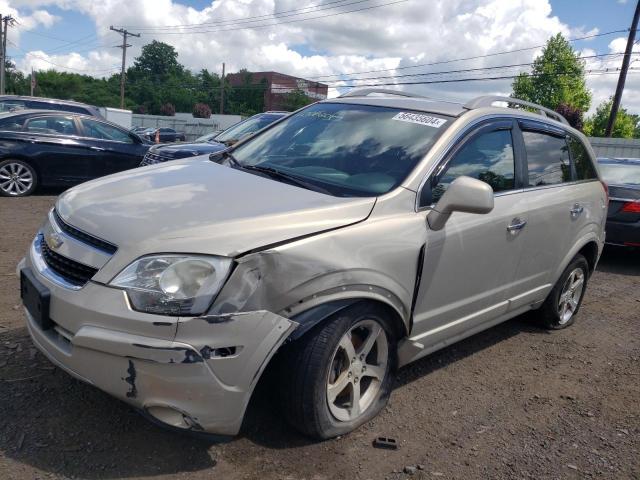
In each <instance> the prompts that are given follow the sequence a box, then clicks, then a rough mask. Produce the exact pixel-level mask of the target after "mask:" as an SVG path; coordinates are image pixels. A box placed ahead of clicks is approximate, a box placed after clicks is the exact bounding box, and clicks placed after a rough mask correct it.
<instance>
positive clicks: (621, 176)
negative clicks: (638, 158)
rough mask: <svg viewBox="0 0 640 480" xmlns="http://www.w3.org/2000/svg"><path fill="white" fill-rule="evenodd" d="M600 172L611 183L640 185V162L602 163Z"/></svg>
mask: <svg viewBox="0 0 640 480" xmlns="http://www.w3.org/2000/svg"><path fill="white" fill-rule="evenodd" d="M600 173H602V177H603V178H604V181H605V182H606V183H608V184H610V185H640V163H638V164H631V163H600Z"/></svg>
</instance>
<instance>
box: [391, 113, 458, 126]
mask: <svg viewBox="0 0 640 480" xmlns="http://www.w3.org/2000/svg"><path fill="white" fill-rule="evenodd" d="M391 120H398V121H400V122H409V123H417V124H418V125H426V126H427V127H433V128H440V127H441V126H442V125H444V124H445V123H446V122H447V121H446V120H445V119H444V118H438V117H432V116H431V115H423V114H421V113H412V112H400V113H398V114H397V115H396V116H394V117H393V118H392V119H391Z"/></svg>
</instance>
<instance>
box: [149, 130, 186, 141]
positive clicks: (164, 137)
mask: <svg viewBox="0 0 640 480" xmlns="http://www.w3.org/2000/svg"><path fill="white" fill-rule="evenodd" d="M140 135H142V136H143V137H145V138H146V139H147V140H150V141H152V142H155V141H156V137H159V139H160V143H167V142H178V141H180V142H184V141H185V140H186V137H185V134H184V132H176V131H175V130H174V129H173V128H167V127H162V128H147V129H146V130H144V131H143V132H142V133H140Z"/></svg>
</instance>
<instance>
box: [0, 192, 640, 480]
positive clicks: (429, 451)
mask: <svg viewBox="0 0 640 480" xmlns="http://www.w3.org/2000/svg"><path fill="white" fill-rule="evenodd" d="M53 200H54V197H52V196H36V197H32V198H28V199H6V198H5V199H3V198H0V231H1V232H2V233H1V242H0V291H1V294H0V478H2V479H32V478H69V477H72V478H73V477H78V478H90V479H93V478H120V477H123V478H141V477H151V476H153V477H157V478H163V479H164V478H172V479H173V478H189V479H203V478H208V479H211V478H220V479H222V478H225V479H238V478H249V479H253V478H261V479H272V478H273V479H303V478H304V479H329V478H331V479H334V478H344V479H367V478H371V479H378V478H382V479H383V478H389V479H400V478H407V477H411V478H464V479H469V478H483V479H484V478H535V479H543V478H554V479H555V478H611V479H622V478H635V479H638V478H640V253H633V254H632V253H630V252H620V251H615V250H607V251H605V254H604V256H603V258H602V260H601V263H600V266H599V268H598V271H597V272H596V273H595V275H594V276H593V277H592V280H591V283H590V285H589V289H588V292H587V296H586V298H585V302H584V304H583V307H582V310H581V312H580V315H579V318H578V321H577V323H576V325H574V326H573V327H572V328H569V329H567V330H564V331H560V332H554V333H548V332H545V331H543V330H541V329H538V328H537V327H536V326H535V315H530V316H528V317H520V318H517V319H514V320H512V321H510V322H507V323H505V324H503V325H500V326H498V327H495V328H492V329H491V330H489V331H486V332H484V333H482V334H479V335H476V336H475V337H472V338H470V339H468V340H466V341H464V342H462V343H459V344H457V345H454V346H452V347H450V348H447V349H445V350H443V351H440V352H438V353H436V354H434V355H431V356H430V357H428V358H426V359H424V360H422V361H419V362H417V363H416V364H414V365H411V366H410V367H408V368H405V369H403V370H402V371H401V372H400V375H399V379H398V382H397V386H396V388H395V391H394V393H393V394H392V397H391V402H390V404H389V406H388V407H387V409H386V410H385V411H384V413H383V414H382V415H380V416H379V417H378V418H376V419H375V420H374V421H372V422H371V423H370V424H368V425H366V426H365V427H364V428H361V429H360V430H358V431H357V432H355V433H353V434H351V435H348V436H345V437H343V438H339V439H336V440H332V441H327V442H323V443H313V442H310V441H309V440H307V439H306V438H304V437H302V436H300V435H298V434H296V433H295V432H293V431H292V430H291V429H289V428H288V427H287V426H286V425H284V424H283V421H282V419H281V417H280V415H279V414H278V409H277V405H276V404H275V401H274V400H272V399H271V397H270V395H268V392H269V387H270V382H269V380H268V378H267V379H266V380H264V381H263V382H261V385H260V386H259V388H258V391H257V394H256V395H255V397H254V400H253V401H252V404H251V406H250V411H249V415H248V418H247V420H246V422H245V426H244V428H243V431H242V433H241V435H239V436H238V437H237V438H236V439H234V440H233V441H231V442H229V443H226V444H213V443H211V442H206V441H202V440H198V439H194V438H191V437H187V436H183V435H177V434H173V433H169V432H166V431H164V430H162V429H160V428H158V427H156V426H154V425H151V424H150V423H148V422H147V421H146V420H144V419H143V418H141V417H140V416H139V415H138V414H137V413H136V412H135V411H133V410H131V409H130V408H129V407H127V406H126V405H124V404H122V403H120V402H119V401H117V400H114V399H112V398H111V397H109V396H107V395H106V394H104V393H102V392H100V391H98V390H96V389H94V388H92V387H90V386H88V385H85V384H83V383H81V382H79V381H76V380H73V379H72V378H71V377H69V376H68V375H66V374H65V373H63V372H62V371H60V370H58V369H56V368H55V367H53V366H52V365H51V364H50V363H49V362H48V361H47V360H46V359H45V358H44V357H43V356H42V355H41V354H39V353H36V350H35V349H34V348H33V346H32V344H31V342H30V340H29V337H28V335H27V332H26V329H25V327H24V326H23V322H24V317H23V313H22V310H21V307H19V305H18V304H19V295H18V280H17V278H16V276H15V273H14V269H15V265H16V263H17V262H18V260H19V259H20V257H21V256H22V255H23V253H24V252H25V251H26V249H27V246H28V244H29V241H30V240H31V239H32V236H33V234H34V232H35V231H36V229H37V227H38V225H39V224H40V222H41V221H42V219H43V217H44V214H45V212H46V211H47V209H48V208H50V206H51V205H52V203H53ZM378 435H383V436H389V437H394V438H396V439H397V440H398V441H399V443H400V448H399V449H398V450H396V451H385V450H378V449H374V448H372V446H371V441H372V440H373V439H374V438H375V437H376V436H378ZM405 470H406V472H405Z"/></svg>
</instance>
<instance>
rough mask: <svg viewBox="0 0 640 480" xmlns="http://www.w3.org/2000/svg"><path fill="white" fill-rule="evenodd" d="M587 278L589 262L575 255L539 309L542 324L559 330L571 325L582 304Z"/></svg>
mask: <svg viewBox="0 0 640 480" xmlns="http://www.w3.org/2000/svg"><path fill="white" fill-rule="evenodd" d="M588 279H589V264H588V263H587V260H586V258H584V257H583V256H582V255H580V254H578V255H576V256H575V257H574V258H573V260H571V263H569V265H568V266H567V268H565V269H564V272H562V275H560V278H559V279H558V282H557V283H556V284H555V286H554V287H553V290H551V292H550V293H549V296H548V297H547V299H546V300H545V302H544V303H543V304H542V307H540V310H539V313H540V315H539V318H540V320H541V322H542V325H543V326H544V327H546V328H549V329H551V330H560V329H562V328H567V327H568V326H569V325H572V324H573V322H574V321H575V319H576V315H577V314H578V310H579V309H580V305H582V299H583V297H584V292H585V291H586V289H587V281H588Z"/></svg>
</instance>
